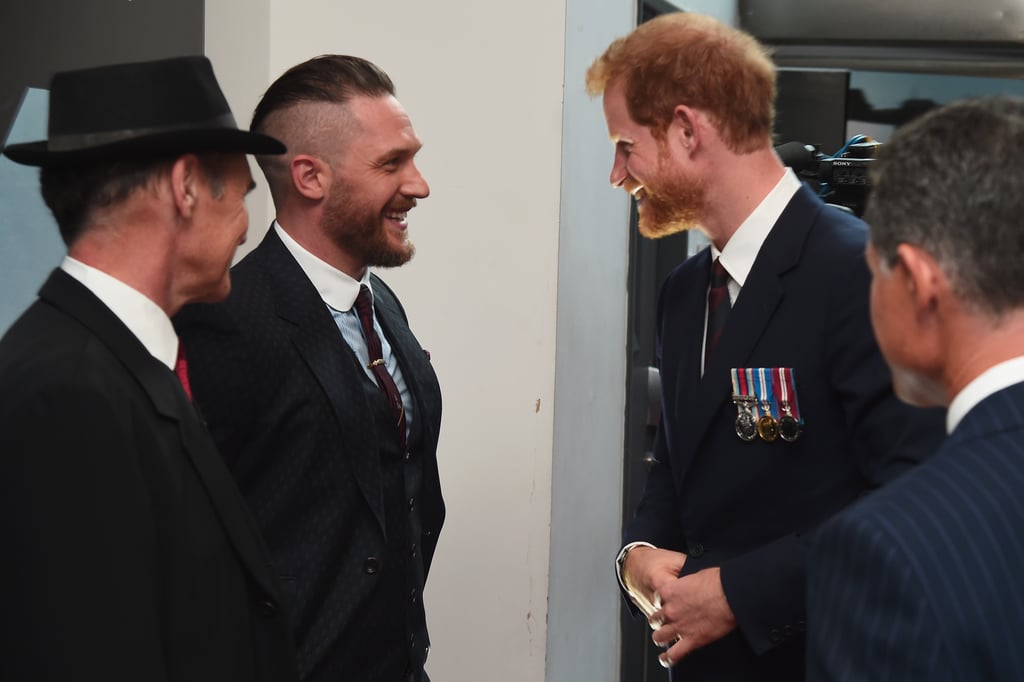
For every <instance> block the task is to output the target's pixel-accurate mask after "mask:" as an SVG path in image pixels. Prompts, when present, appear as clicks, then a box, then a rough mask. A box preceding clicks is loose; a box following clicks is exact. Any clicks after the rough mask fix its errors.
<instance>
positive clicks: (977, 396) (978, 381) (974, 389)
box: [946, 356, 1024, 433]
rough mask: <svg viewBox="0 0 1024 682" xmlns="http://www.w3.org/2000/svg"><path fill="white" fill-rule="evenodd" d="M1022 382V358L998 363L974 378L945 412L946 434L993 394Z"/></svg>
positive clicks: (1023, 378) (1023, 375)
mask: <svg viewBox="0 0 1024 682" xmlns="http://www.w3.org/2000/svg"><path fill="white" fill-rule="evenodd" d="M1021 382H1024V356H1020V357H1016V358H1013V359H1011V360H1006V361H1004V362H1000V363H999V364H998V365H993V366H992V367H989V368H988V369H986V370H985V371H984V372H982V373H981V374H979V375H978V376H976V377H975V378H974V379H973V380H972V381H971V382H970V383H969V384H967V385H966V386H964V387H963V389H962V390H961V391H960V392H959V393H957V394H956V397H954V398H953V400H952V402H950V403H949V410H947V411H946V433H953V430H954V429H955V428H956V427H957V426H958V425H959V424H960V422H961V420H963V418H964V417H966V416H967V413H968V412H970V411H971V410H972V409H974V407H975V406H976V405H977V404H978V403H980V402H981V401H982V400H984V399H985V398H987V397H989V396H990V395H992V394H993V393H996V392H998V391H1001V390H1003V389H1004V388H1007V387H1009V386H1013V385H1014V384H1019V383H1021Z"/></svg>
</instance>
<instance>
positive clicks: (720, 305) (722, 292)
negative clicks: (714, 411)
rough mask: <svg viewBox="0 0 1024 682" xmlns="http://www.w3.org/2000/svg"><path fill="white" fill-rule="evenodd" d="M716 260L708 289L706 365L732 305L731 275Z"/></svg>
mask: <svg viewBox="0 0 1024 682" xmlns="http://www.w3.org/2000/svg"><path fill="white" fill-rule="evenodd" d="M720 261H721V259H719V258H716V259H715V262H714V263H713V264H712V266H711V286H710V287H708V332H707V337H706V339H705V342H704V364H705V365H706V364H707V361H708V359H709V358H710V357H711V351H712V350H713V349H714V347H715V344H717V343H718V339H719V337H720V336H721V335H722V329H723V328H724V327H725V319H726V318H727V317H729V311H730V310H731V309H732V305H731V304H730V303H729V273H728V272H726V271H725V267H724V266H723V265H722V263H721V262H720Z"/></svg>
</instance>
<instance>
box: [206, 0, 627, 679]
mask: <svg viewBox="0 0 1024 682" xmlns="http://www.w3.org/2000/svg"><path fill="white" fill-rule="evenodd" d="M206 5H207V47H206V52H207V54H208V55H209V56H210V58H211V60H212V61H213V64H214V68H215V70H216V72H217V74H218V77H219V78H220V80H221V83H222V85H223V87H224V89H225V92H226V94H227V96H228V99H229V100H230V102H231V104H232V108H233V109H234V110H235V112H236V117H237V118H238V120H239V123H240V124H242V125H247V124H248V120H249V116H250V113H251V111H252V108H253V106H255V103H256V102H257V100H258V98H259V96H260V94H261V93H262V90H263V89H264V88H265V87H266V85H267V84H268V83H269V82H270V81H271V80H272V79H273V78H275V77H276V76H277V75H279V74H280V73H281V72H282V71H284V70H285V69H286V68H287V67H289V66H292V65H293V64H295V63H298V62H300V61H303V60H305V59H308V58H309V57H312V56H315V55H317V54H320V53H325V52H340V53H349V54H356V55H359V56H362V57H366V58H368V59H370V60H372V61H374V62H376V63H377V64H378V65H380V66H381V67H383V68H384V69H385V70H386V71H387V72H388V73H389V74H390V75H391V77H392V79H393V80H394V81H395V83H396V86H397V89H398V98H399V100H401V102H402V103H403V105H404V106H405V108H406V109H407V110H408V111H409V114H410V116H411V117H412V121H413V125H414V127H415V128H416V130H417V132H418V133H419V135H420V137H421V138H422V139H423V140H424V142H425V146H424V148H423V151H422V152H421V153H420V157H419V164H420V168H421V170H422V171H423V173H424V175H425V177H426V178H427V180H428V182H429V183H430V185H431V196H430V198H429V199H427V200H425V201H423V202H421V204H420V206H419V207H418V208H416V209H415V210H414V211H413V212H412V213H411V214H410V234H411V237H412V239H413V241H414V242H415V244H416V246H417V255H416V258H415V259H414V260H413V261H412V262H411V263H409V264H408V265H406V266H404V267H402V268H400V269H397V270H393V271H386V272H384V273H383V276H384V277H385V279H386V280H387V281H388V282H389V283H390V284H391V285H392V286H393V287H394V288H395V290H396V291H397V292H398V294H399V296H400V297H401V299H402V301H403V303H404V305H405V307H406V309H407V311H408V312H409V315H410V319H411V323H412V327H413V329H414V331H415V332H416V334H417V336H418V337H419V338H420V340H421V342H422V343H423V345H424V346H425V347H426V348H428V349H429V350H430V351H431V355H432V360H433V363H434V366H435V369H436V370H437V373H438V375H439V377H440V380H441V385H442V390H443V392H444V399H445V412H444V421H443V426H442V434H441V443H440V447H439V452H438V459H439V463H440V468H441V477H442V486H443V488H444V493H445V499H446V502H447V505H448V520H447V522H446V524H445V528H444V530H443V532H442V534H441V538H440V542H439V545H438V549H437V554H436V558H435V561H434V566H433V568H432V571H431V574H430V578H429V581H428V585H427V593H426V597H425V599H426V605H427V619H428V624H429V627H430V632H431V639H432V644H433V646H432V650H431V655H430V660H429V662H428V665H427V669H428V671H429V672H430V674H431V676H432V677H434V678H435V679H437V680H440V681H452V682H460V681H462V680H465V681H467V682H476V681H477V680H483V679H487V680H496V681H499V682H501V681H508V682H523V681H535V680H538V681H539V680H544V679H548V680H552V681H556V680H557V681H558V682H562V681H567V682H571V681H572V680H577V679H580V680H582V679H587V680H608V681H613V680H616V679H617V678H618V665H617V660H618V614H619V611H618V609H619V604H618V594H617V592H616V589H615V583H614V576H613V573H612V557H613V556H614V552H615V550H616V549H617V547H618V538H619V523H620V522H619V519H620V515H621V511H620V502H619V500H620V499H621V492H622V491H621V469H622V443H623V434H622V422H623V411H624V395H623V394H624V386H625V373H624V372H625V369H624V368H625V360H626V358H625V327H626V265H627V263H626V259H627V244H628V240H627V237H628V235H627V229H628V228H627V208H628V206H627V202H626V198H625V195H623V194H622V193H621V192H619V193H615V192H613V191H612V190H611V189H610V188H609V187H608V184H607V176H608V169H609V164H610V162H611V151H612V150H611V145H610V144H609V142H608V140H607V133H606V131H605V129H604V123H603V118H602V116H601V109H600V103H599V102H592V101H590V100H589V99H588V98H587V97H586V95H585V93H584V92H583V74H584V70H585V67H586V65H587V64H589V62H590V61H591V60H592V59H593V58H594V57H596V56H597V55H598V54H599V53H600V52H601V51H602V50H603V49H604V47H605V46H606V45H607V43H608V42H609V41H610V40H611V39H612V38H614V37H615V36H616V35H620V34H622V33H625V32H627V31H628V30H629V29H630V28H631V26H632V22H633V20H634V19H633V17H634V16H635V5H634V3H633V2H632V0H594V1H592V2H584V0H567V2H557V1H552V0H523V1H521V2H518V3H507V4H502V5H500V6H497V5H496V6H493V7H488V6H485V5H482V4H476V5H469V4H466V3H462V2H455V1H454V0H437V1H435V2H431V3H424V2H420V1H415V0H378V1H377V2H372V3H367V2H358V3H357V2H339V1H338V0H299V1H297V0H256V1H254V2H253V1H243V0H207V3H206ZM563 86H564V88H563ZM256 177H257V180H259V176H258V175H257V176H256ZM620 195H622V196H620ZM250 211H251V215H252V222H251V227H250V240H249V243H248V244H247V248H251V247H252V246H254V245H255V243H256V242H258V240H259V238H261V237H262V234H263V232H264V231H265V229H266V224H267V222H268V221H269V219H270V217H272V213H271V211H270V209H269V204H268V203H267V198H266V194H265V193H262V194H257V195H256V197H255V200H254V201H253V202H252V203H251V206H250ZM549 604H550V607H549Z"/></svg>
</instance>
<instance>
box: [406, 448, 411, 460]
mask: <svg viewBox="0 0 1024 682" xmlns="http://www.w3.org/2000/svg"><path fill="white" fill-rule="evenodd" d="M410 459H412V453H411V452H409V451H408V450H406V451H405V461H406V462H408V461H409V460H410Z"/></svg>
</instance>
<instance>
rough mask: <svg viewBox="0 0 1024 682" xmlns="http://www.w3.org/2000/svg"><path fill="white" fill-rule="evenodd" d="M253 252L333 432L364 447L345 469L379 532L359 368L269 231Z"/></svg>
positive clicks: (371, 437) (377, 482) (377, 473)
mask: <svg viewBox="0 0 1024 682" xmlns="http://www.w3.org/2000/svg"><path fill="white" fill-rule="evenodd" d="M257 251H258V254H259V257H260V258H261V259H262V260H261V263H262V265H263V266H264V267H265V269H266V271H267V272H268V273H269V275H270V277H271V278H272V279H273V280H274V282H275V287H274V292H275V296H276V299H275V307H276V310H277V315H278V317H279V318H281V320H283V321H284V323H286V324H289V325H292V326H293V327H294V333H293V334H292V342H293V343H294V344H295V347H296V349H297V350H298V352H299V355H301V356H302V358H303V359H304V360H305V362H306V364H307V365H308V366H309V368H310V371H311V372H312V373H313V376H314V377H315V378H316V380H317V382H318V383H319V384H320V387H321V388H322V389H323V391H324V394H325V395H326V396H327V399H328V400H329V401H330V403H331V407H332V411H333V413H334V416H335V419H336V420H337V428H338V433H339V434H341V433H344V434H348V436H349V437H352V438H353V439H354V440H355V441H356V442H359V441H360V440H361V441H363V442H367V443H369V446H368V447H367V448H366V449H365V450H364V449H362V448H353V450H352V451H351V452H349V453H348V454H349V458H348V459H349V465H350V466H351V467H352V473H353V475H354V476H355V478H356V481H357V482H358V485H359V489H360V490H361V491H362V493H363V496H364V497H365V498H366V502H367V504H368V505H369V506H370V509H372V510H373V514H374V516H375V517H376V518H377V522H378V523H379V524H380V527H381V528H382V529H385V523H384V498H383V494H384V493H383V482H382V474H381V469H380V460H379V459H378V458H377V457H376V456H372V457H367V456H364V454H365V451H366V450H368V451H372V452H376V451H377V449H378V448H377V447H376V439H377V435H376V431H375V430H374V429H373V428H372V426H370V425H372V423H373V422H372V419H371V418H370V417H369V415H370V414H371V407H370V405H369V403H367V401H366V394H365V392H364V391H363V388H362V386H363V382H364V381H366V377H365V375H364V374H363V371H362V368H361V367H360V366H359V363H358V362H357V361H356V360H355V354H354V353H352V349H351V348H349V347H348V344H346V343H345V340H344V339H343V338H342V336H341V332H340V331H338V327H337V324H336V323H335V322H334V319H333V318H332V317H331V314H330V312H329V311H328V310H327V306H326V305H325V304H324V302H323V300H322V299H321V298H320V295H319V294H318V293H317V291H316V288H315V287H314V286H313V283H312V282H310V281H309V278H308V277H306V274H305V273H304V272H303V271H302V268H301V267H299V264H298V263H297V262H296V261H295V259H294V258H293V257H292V255H291V254H290V253H289V252H288V249H287V248H286V247H285V245H284V244H283V243H282V242H281V240H280V238H279V237H278V236H277V233H276V232H275V231H274V230H273V228H271V230H270V231H269V232H268V233H267V236H266V238H265V239H264V240H263V242H262V243H261V244H260V245H259V247H257Z"/></svg>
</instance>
